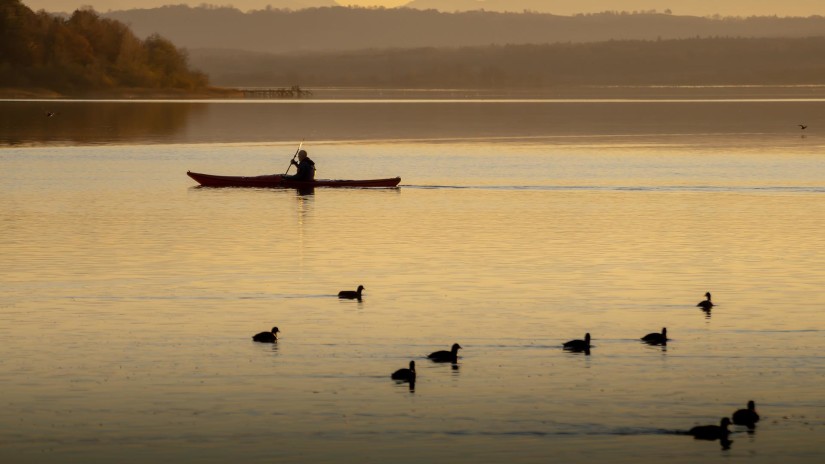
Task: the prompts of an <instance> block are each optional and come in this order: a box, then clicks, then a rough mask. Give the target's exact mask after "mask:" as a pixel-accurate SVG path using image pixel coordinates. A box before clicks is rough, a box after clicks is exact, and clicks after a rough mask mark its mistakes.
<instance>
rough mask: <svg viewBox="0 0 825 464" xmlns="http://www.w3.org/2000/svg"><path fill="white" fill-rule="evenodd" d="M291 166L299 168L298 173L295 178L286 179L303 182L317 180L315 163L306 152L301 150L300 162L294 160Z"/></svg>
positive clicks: (287, 177)
mask: <svg viewBox="0 0 825 464" xmlns="http://www.w3.org/2000/svg"><path fill="white" fill-rule="evenodd" d="M291 164H294V165H295V166H296V167H297V168H298V172H297V173H296V174H295V175H294V176H287V175H285V176H284V178H286V179H289V180H297V181H302V182H308V181H311V180H315V162H314V161H312V160H311V159H309V157H308V156H307V152H306V150H300V151H299V152H298V161H295V158H292V161H291Z"/></svg>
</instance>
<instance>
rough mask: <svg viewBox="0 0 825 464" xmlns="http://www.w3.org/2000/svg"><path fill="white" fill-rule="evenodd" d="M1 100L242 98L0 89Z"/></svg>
mask: <svg viewBox="0 0 825 464" xmlns="http://www.w3.org/2000/svg"><path fill="white" fill-rule="evenodd" d="M0 98H3V99H20V100H27V99H55V100H59V99H90V100H102V99H118V100H153V99H173V100H174V99H213V98H243V92H242V91H241V90H239V89H233V88H226V87H206V88H203V89H197V90H185V89H106V90H95V91H85V92H77V93H71V94H65V93H60V92H56V91H54V90H49V89H42V88H26V89H21V88H7V87H4V88H0Z"/></svg>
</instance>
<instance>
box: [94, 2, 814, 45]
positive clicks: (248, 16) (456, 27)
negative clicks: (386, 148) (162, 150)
mask: <svg viewBox="0 0 825 464" xmlns="http://www.w3.org/2000/svg"><path fill="white" fill-rule="evenodd" d="M105 16H106V17H108V18H112V19H116V20H119V21H122V22H124V23H126V24H129V25H130V26H131V28H132V30H133V31H134V32H135V33H136V34H137V35H138V36H141V37H148V36H149V35H151V34H155V33H156V34H160V35H162V36H164V37H167V38H169V39H170V40H171V41H173V42H174V43H175V44H177V45H178V46H183V47H186V48H190V49H194V48H212V49H219V48H223V49H232V50H247V51H255V52H265V53H286V52H307V51H332V50H350V51H352V50H361V49H369V48H416V47H466V46H485V45H491V44H497V45H506V44H547V43H564V42H598V41H605V40H657V39H685V38H696V37H808V36H821V35H825V18H823V17H819V16H813V17H808V18H777V17H750V18H717V19H714V18H700V17H694V16H677V15H669V14H650V13H645V14H620V13H601V14H590V15H580V16H556V15H551V14H545V13H527V14H525V13H518V14H517V13H495V12H480V11H475V12H463V13H444V12H439V11H435V10H416V9H409V8H344V7H330V8H326V7H325V8H309V9H303V10H299V11H285V10H271V11H266V10H264V11H252V12H248V13H243V12H241V11H239V10H237V9H234V8H230V7H208V8H207V7H199V8H190V7H187V6H183V5H178V6H167V7H162V8H153V9H136V10H125V11H113V12H109V13H106V15H105Z"/></svg>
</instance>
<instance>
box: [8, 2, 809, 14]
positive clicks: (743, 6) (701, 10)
mask: <svg viewBox="0 0 825 464" xmlns="http://www.w3.org/2000/svg"><path fill="white" fill-rule="evenodd" d="M408 1H409V0H384V1H376V0H338V3H340V4H343V5H358V6H386V7H393V6H398V5H403V4H406V3H408ZM447 2H448V0H446V1H445V2H444V3H447ZM23 3H24V4H25V5H27V6H28V7H30V8H32V9H33V10H40V9H45V10H47V11H65V12H71V11H73V10H75V9H77V8H79V7H81V6H83V5H90V6H92V7H94V9H95V10H97V11H100V12H105V11H108V10H123V9H130V8H151V7H157V6H162V5H175V4H189V5H192V6H197V5H199V4H203V3H207V4H214V5H232V6H234V7H236V8H238V9H239V10H243V11H247V10H259V9H263V8H266V6H267V5H268V4H272V5H273V6H277V5H278V0H212V1H203V0H23ZM513 3H516V0H514V1H513ZM525 3H532V4H534V5H535V4H539V3H541V4H544V5H547V9H548V10H550V12H552V13H556V14H563V15H568V14H575V13H588V12H599V11H605V10H626V11H633V10H650V9H656V10H658V11H663V10H665V9H667V8H670V9H671V10H673V13H674V14H680V15H698V16H707V15H713V14H721V15H724V16H751V15H774V14H775V15H779V16H810V15H815V14H817V15H825V0H678V1H676V0H543V1H541V0H530V1H529V2H528V1H525Z"/></svg>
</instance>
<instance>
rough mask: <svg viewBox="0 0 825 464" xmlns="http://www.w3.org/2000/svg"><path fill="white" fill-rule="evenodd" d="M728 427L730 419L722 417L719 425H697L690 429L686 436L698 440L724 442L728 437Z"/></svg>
mask: <svg viewBox="0 0 825 464" xmlns="http://www.w3.org/2000/svg"><path fill="white" fill-rule="evenodd" d="M729 425H730V419H728V418H727V417H723V418H722V420H721V421H719V425H697V426H696V427H693V428H692V429H690V430H689V431H688V434H689V435H693V438H696V439H698V440H726V439H727V438H728V435H730V430H728V426H729Z"/></svg>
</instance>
